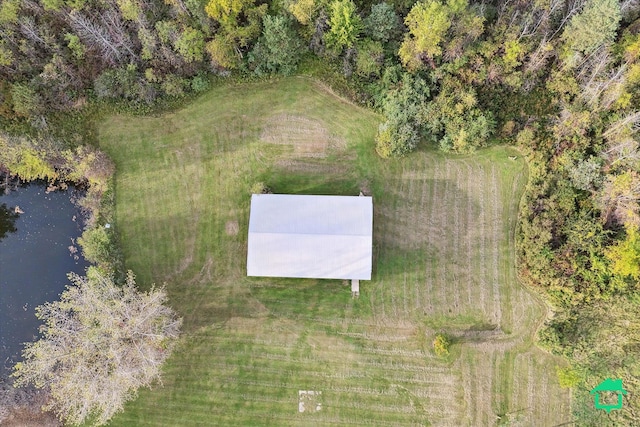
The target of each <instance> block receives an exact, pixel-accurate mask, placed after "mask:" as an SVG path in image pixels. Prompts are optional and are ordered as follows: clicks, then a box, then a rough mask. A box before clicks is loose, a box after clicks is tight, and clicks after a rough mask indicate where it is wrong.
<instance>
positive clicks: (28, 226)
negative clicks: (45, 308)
mask: <svg viewBox="0 0 640 427" xmlns="http://www.w3.org/2000/svg"><path fill="white" fill-rule="evenodd" d="M77 196H78V192H77V191H76V190H72V189H69V190H66V191H56V192H51V193H48V194H47V193H46V186H45V185H36V184H32V185H27V186H23V187H20V188H18V190H17V191H13V192H11V193H10V194H8V195H0V376H5V375H7V374H8V373H9V372H10V371H9V369H10V368H11V366H13V364H14V363H15V362H16V361H17V360H18V358H19V355H20V352H21V350H22V343H23V342H26V341H32V340H33V339H34V338H36V337H37V335H38V326H39V325H40V321H39V320H38V319H37V318H36V317H35V308H36V307H37V306H38V305H41V304H43V303H44V302H46V301H54V300H56V299H58V297H59V295H60V293H61V292H62V291H63V290H64V287H65V286H66V284H67V283H68V281H67V273H69V272H76V273H78V274H84V272H85V269H86V267H87V263H86V262H85V260H84V259H83V258H82V256H80V253H79V252H77V253H76V250H78V249H79V248H78V245H77V243H76V239H77V238H78V237H79V236H80V234H81V233H82V224H81V221H80V212H79V210H78V208H77V207H76V206H75V205H74V204H73V203H72V201H71V200H72V198H73V197H77ZM16 207H17V208H16Z"/></svg>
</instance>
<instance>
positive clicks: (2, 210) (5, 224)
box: [0, 203, 19, 240]
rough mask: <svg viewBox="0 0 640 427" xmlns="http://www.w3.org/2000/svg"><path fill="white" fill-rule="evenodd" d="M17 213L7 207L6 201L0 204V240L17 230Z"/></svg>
mask: <svg viewBox="0 0 640 427" xmlns="http://www.w3.org/2000/svg"><path fill="white" fill-rule="evenodd" d="M18 216H19V214H18V213H17V212H15V210H13V209H9V208H8V207H7V204H6V203H2V204H0V240H2V239H4V238H5V237H7V234H9V233H15V232H16V231H18V229H17V228H16V219H18Z"/></svg>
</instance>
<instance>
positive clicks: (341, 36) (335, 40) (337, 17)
mask: <svg viewBox="0 0 640 427" xmlns="http://www.w3.org/2000/svg"><path fill="white" fill-rule="evenodd" d="M330 9H331V11H330V15H329V26H330V28H329V32H328V33H327V34H325V41H326V42H327V46H328V47H329V48H330V49H333V50H335V51H337V52H341V51H342V49H345V48H350V47H353V45H354V43H355V42H356V40H357V39H358V35H359V34H360V32H361V31H362V28H363V27H362V19H361V18H360V16H358V15H357V14H356V5H355V3H353V1H352V0H335V1H334V2H333V3H331V6H330Z"/></svg>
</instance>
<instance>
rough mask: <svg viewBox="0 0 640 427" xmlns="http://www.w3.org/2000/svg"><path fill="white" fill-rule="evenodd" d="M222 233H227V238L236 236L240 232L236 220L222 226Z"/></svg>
mask: <svg viewBox="0 0 640 427" xmlns="http://www.w3.org/2000/svg"><path fill="white" fill-rule="evenodd" d="M224 231H225V233H227V236H236V235H237V234H238V231H240V226H239V225H238V220H236V219H234V220H232V221H227V223H226V224H225V226H224Z"/></svg>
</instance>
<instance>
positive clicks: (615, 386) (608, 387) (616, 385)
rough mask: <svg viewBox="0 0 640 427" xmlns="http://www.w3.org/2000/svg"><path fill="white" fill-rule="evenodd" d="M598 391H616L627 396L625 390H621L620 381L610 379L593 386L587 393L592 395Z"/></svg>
mask: <svg viewBox="0 0 640 427" xmlns="http://www.w3.org/2000/svg"><path fill="white" fill-rule="evenodd" d="M599 391H617V392H620V393H622V394H627V390H625V389H624V388H622V380H621V379H617V380H613V379H611V378H607V379H606V380H604V381H602V382H601V383H600V384H598V385H597V386H595V387H594V388H593V390H591V391H590V392H589V393H591V394H593V393H597V392H599Z"/></svg>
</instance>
